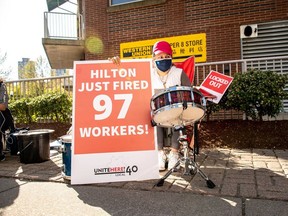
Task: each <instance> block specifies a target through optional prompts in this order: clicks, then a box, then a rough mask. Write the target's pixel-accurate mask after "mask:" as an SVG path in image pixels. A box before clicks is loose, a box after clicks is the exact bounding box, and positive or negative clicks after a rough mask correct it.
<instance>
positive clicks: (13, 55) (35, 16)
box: [0, 0, 48, 80]
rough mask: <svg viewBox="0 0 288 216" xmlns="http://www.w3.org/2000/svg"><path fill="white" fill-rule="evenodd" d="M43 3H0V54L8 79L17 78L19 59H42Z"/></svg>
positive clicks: (33, 0)
mask: <svg viewBox="0 0 288 216" xmlns="http://www.w3.org/2000/svg"><path fill="white" fill-rule="evenodd" d="M45 11H48V9H47V4H46V0H25V1H24V0H12V1H11V0H0V52H1V55H3V54H5V53H7V60H6V63H5V65H6V67H7V66H9V67H11V69H12V74H11V76H10V80H11V79H12V80H13V79H17V68H18V61H22V58H30V59H31V60H36V59H37V58H38V57H39V56H43V57H45V58H46V54H45V51H44V48H43V45H42V38H43V37H44V12H45Z"/></svg>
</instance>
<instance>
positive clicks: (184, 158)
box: [155, 124, 215, 188]
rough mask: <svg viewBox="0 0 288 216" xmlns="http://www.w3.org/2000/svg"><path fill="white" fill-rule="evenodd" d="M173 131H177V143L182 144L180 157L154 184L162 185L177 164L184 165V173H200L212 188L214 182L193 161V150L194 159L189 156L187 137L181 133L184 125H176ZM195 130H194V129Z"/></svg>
mask: <svg viewBox="0 0 288 216" xmlns="http://www.w3.org/2000/svg"><path fill="white" fill-rule="evenodd" d="M196 127H197V125H196V124H194V128H196ZM174 130H175V131H179V138H178V141H179V143H180V144H181V145H182V149H181V151H180V158H179V160H178V161H177V163H176V164H175V166H174V167H172V168H171V169H170V170H169V171H168V172H167V173H166V174H165V175H164V176H163V177H162V178H161V179H160V180H159V181H158V182H157V183H156V184H155V186H157V187H160V186H163V184H164V181H165V179H166V178H168V177H169V176H170V175H171V174H172V173H173V172H174V171H176V167H178V166H179V165H181V164H182V165H183V167H184V172H183V174H184V175H195V174H197V173H199V174H200V176H201V177H202V178H203V179H204V180H206V185H207V187H208V188H214V187H215V184H214V183H213V181H211V180H210V179H209V178H208V177H207V175H205V173H204V172H203V171H202V170H201V169H200V167H199V166H198V164H197V163H196V161H195V152H194V151H193V154H194V159H192V158H191V156H189V153H190V150H193V149H190V148H189V144H188V139H187V135H186V134H184V133H183V130H184V126H183V125H179V126H176V127H175V129H174ZM194 132H195V130H194Z"/></svg>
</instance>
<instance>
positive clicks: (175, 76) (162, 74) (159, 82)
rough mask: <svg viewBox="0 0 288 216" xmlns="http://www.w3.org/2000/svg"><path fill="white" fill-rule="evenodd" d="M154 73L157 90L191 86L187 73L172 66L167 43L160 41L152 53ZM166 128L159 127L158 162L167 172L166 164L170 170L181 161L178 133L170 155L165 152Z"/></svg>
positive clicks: (171, 54)
mask: <svg viewBox="0 0 288 216" xmlns="http://www.w3.org/2000/svg"><path fill="white" fill-rule="evenodd" d="M152 52H153V53H152V61H153V72H152V76H153V77H152V81H153V86H154V88H155V91H156V90H164V89H167V88H169V87H172V86H189V87H191V83H190V80H189V78H188V76H187V75H186V73H185V72H184V71H183V70H182V69H180V68H176V67H175V66H174V65H173V64H172V57H173V51H172V48H171V46H170V44H169V43H168V42H166V41H158V42H156V43H155V44H154V46H153V51H152ZM165 130H167V129H165V128H162V127H157V142H158V160H159V161H158V162H159V170H160V171H163V170H165V163H166V161H167V160H168V169H171V168H173V167H174V166H175V164H176V163H177V161H178V159H179V155H178V150H179V142H178V140H177V139H178V133H175V132H173V133H172V137H171V149H170V152H169V154H168V155H166V154H165V151H163V147H164V144H165V143H164V136H165Z"/></svg>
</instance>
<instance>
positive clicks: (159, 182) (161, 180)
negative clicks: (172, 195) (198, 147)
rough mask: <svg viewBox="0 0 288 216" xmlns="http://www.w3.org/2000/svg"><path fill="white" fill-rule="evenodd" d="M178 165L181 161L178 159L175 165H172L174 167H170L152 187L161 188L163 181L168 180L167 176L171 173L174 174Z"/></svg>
mask: <svg viewBox="0 0 288 216" xmlns="http://www.w3.org/2000/svg"><path fill="white" fill-rule="evenodd" d="M180 163H181V159H179V160H178V161H177V163H176V164H175V165H174V167H172V168H171V169H170V170H169V171H168V172H167V173H166V174H165V175H164V176H163V177H162V178H161V179H159V181H158V182H157V183H156V184H155V185H154V186H157V187H160V186H163V184H164V181H165V179H166V178H168V176H170V175H171V173H173V172H174V170H176V167H177V166H179V165H180Z"/></svg>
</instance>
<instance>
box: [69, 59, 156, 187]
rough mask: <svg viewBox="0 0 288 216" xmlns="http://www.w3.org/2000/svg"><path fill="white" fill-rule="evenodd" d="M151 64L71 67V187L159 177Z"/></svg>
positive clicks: (133, 62)
mask: <svg viewBox="0 0 288 216" xmlns="http://www.w3.org/2000/svg"><path fill="white" fill-rule="evenodd" d="M151 65H152V64H151V60H126V61H125V60H123V61H122V62H121V65H120V66H117V65H115V64H113V63H111V62H109V61H81V62H75V63H74V73H75V74H74V86H73V91H74V94H73V138H72V139H73V142H72V143H73V144H72V145H73V146H72V150H73V151H72V169H71V184H86V183H99V182H115V181H132V180H133V181H134V180H147V179H156V178H159V171H158V162H157V148H156V135H155V128H153V127H152V126H151V115H150V99H151V97H152V86H151V71H152V70H151Z"/></svg>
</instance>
